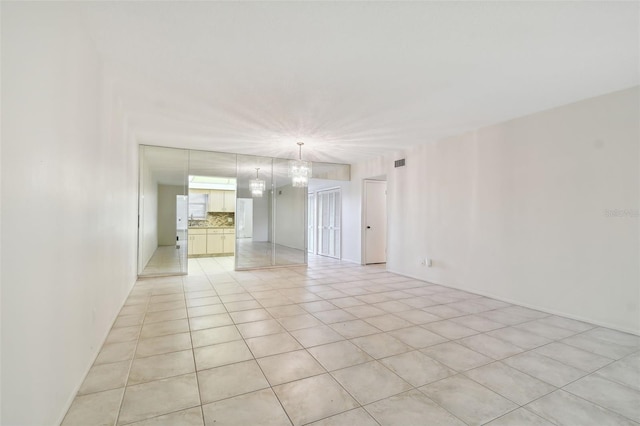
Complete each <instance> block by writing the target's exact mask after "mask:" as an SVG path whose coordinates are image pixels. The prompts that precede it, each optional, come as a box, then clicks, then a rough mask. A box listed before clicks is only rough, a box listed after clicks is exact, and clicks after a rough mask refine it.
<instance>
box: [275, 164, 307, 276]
mask: <svg viewBox="0 0 640 426" xmlns="http://www.w3.org/2000/svg"><path fill="white" fill-rule="evenodd" d="M306 209H307V187H294V186H292V183H291V177H290V176H289V160H284V159H280V158H276V159H274V160H273V226H274V232H273V250H274V260H273V264H274V266H280V265H304V264H306V262H307V245H306V242H307V241H306V240H307V210H306Z"/></svg>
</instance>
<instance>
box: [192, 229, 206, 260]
mask: <svg viewBox="0 0 640 426" xmlns="http://www.w3.org/2000/svg"><path fill="white" fill-rule="evenodd" d="M188 235H189V240H188V242H187V255H198V254H206V253H207V230H206V229H189V234H188Z"/></svg>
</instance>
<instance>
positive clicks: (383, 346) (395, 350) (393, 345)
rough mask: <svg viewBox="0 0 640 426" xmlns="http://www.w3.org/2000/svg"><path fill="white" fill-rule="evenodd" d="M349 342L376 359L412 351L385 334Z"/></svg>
mask: <svg viewBox="0 0 640 426" xmlns="http://www.w3.org/2000/svg"><path fill="white" fill-rule="evenodd" d="M425 331H426V330H425ZM351 342H352V343H353V344H354V345H356V346H358V347H359V348H360V349H362V350H363V351H365V352H366V353H368V354H369V355H371V356H372V357H374V358H376V359H379V358H385V357H388V356H391V355H397V354H401V353H404V352H409V351H412V350H413V348H412V347H410V346H408V345H406V344H404V343H402V342H401V341H400V340H398V339H396V338H394V337H392V336H390V335H389V334H387V333H379V334H372V335H370V336H364V337H358V338H356V339H352V340H351Z"/></svg>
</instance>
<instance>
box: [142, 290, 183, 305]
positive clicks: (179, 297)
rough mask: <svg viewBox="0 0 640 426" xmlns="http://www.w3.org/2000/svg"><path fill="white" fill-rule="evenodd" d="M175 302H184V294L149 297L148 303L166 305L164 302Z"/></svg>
mask: <svg viewBox="0 0 640 426" xmlns="http://www.w3.org/2000/svg"><path fill="white" fill-rule="evenodd" d="M175 301H184V294H180V293H175V294H164V295H159V296H151V299H150V300H149V303H150V304H156V303H166V302H175Z"/></svg>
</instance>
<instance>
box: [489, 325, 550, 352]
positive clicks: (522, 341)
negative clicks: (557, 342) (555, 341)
mask: <svg viewBox="0 0 640 426" xmlns="http://www.w3.org/2000/svg"><path fill="white" fill-rule="evenodd" d="M486 334H487V335H488V336H492V337H496V338H498V339H500V340H503V341H505V342H509V343H511V344H513V345H515V346H517V347H519V348H523V349H534V348H537V347H538V346H543V345H546V344H547V343H551V339H547V338H546V337H542V336H540V335H538V334H534V333H530V332H528V331H525V330H521V329H519V328H516V327H507V328H501V329H499V330H493V331H489V332H488V333H486Z"/></svg>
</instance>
